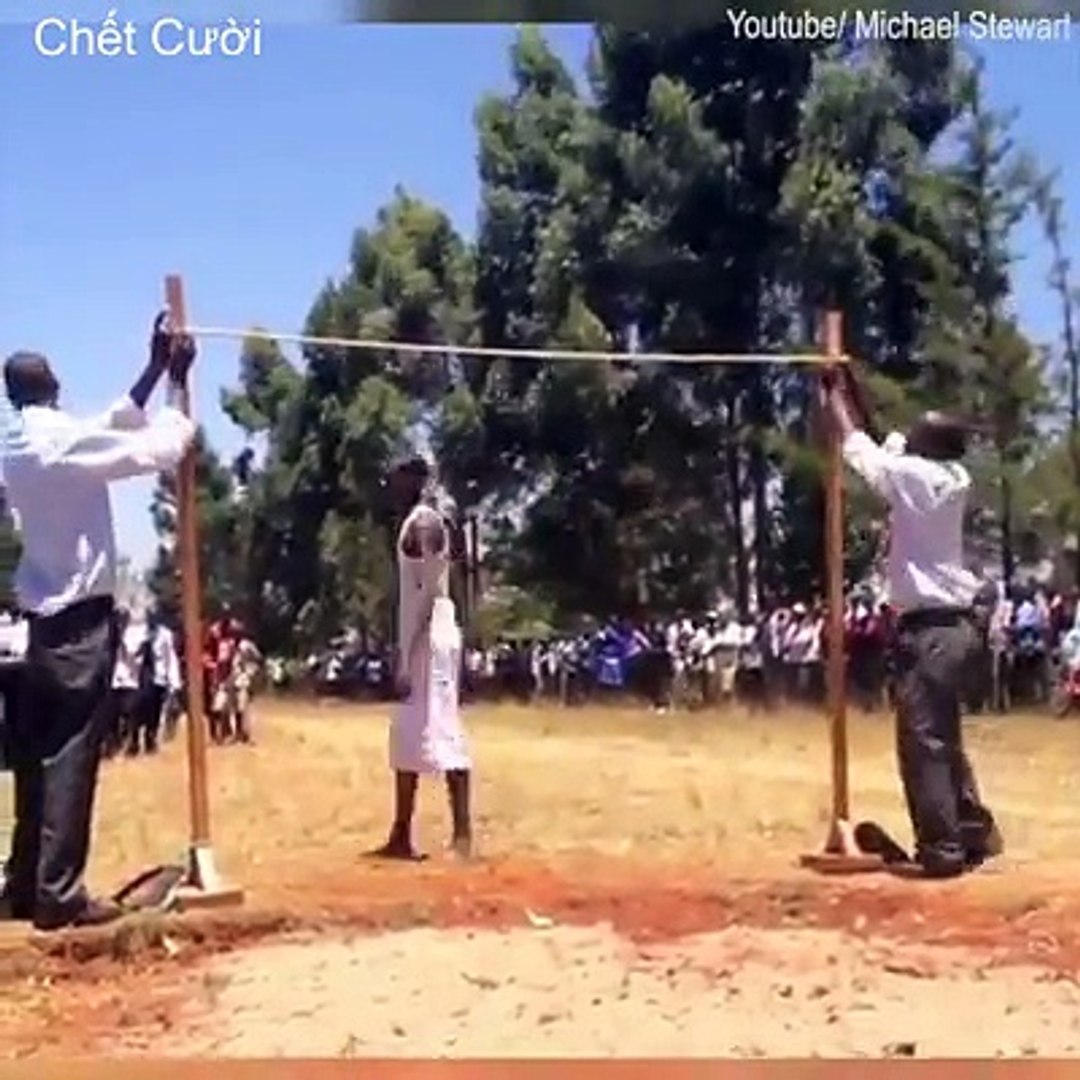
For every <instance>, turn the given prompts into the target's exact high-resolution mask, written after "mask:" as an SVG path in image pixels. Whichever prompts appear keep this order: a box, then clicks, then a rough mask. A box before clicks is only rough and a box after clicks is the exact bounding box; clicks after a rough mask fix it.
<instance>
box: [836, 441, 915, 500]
mask: <svg viewBox="0 0 1080 1080" xmlns="http://www.w3.org/2000/svg"><path fill="white" fill-rule="evenodd" d="M844 460H845V461H846V462H847V463H848V465H850V466H851V467H852V468H853V469H854V470H855V471H856V472H857V473H858V474H859V475H860V476H861V477H862V478H863V479H864V480H865V481H866V482H867V483H868V484H869V485H870V486H871V487H872V488H873V489H874V490H875V491H876V492H877V493H878V494H879V495H883V496H885V497H886V498H888V497H889V496H890V495H891V494H892V493H893V484H894V480H895V473H896V471H897V464H898V462H900V461H902V460H903V458H902V457H901V456H900V455H898V454H894V453H890V451H888V450H886V449H885V447H884V446H881V445H880V444H879V443H877V442H875V441H874V440H873V439H872V438H870V436H869V435H867V434H866V432H865V431H853V432H851V434H850V435H848V437H847V438H846V439H845V440H844Z"/></svg>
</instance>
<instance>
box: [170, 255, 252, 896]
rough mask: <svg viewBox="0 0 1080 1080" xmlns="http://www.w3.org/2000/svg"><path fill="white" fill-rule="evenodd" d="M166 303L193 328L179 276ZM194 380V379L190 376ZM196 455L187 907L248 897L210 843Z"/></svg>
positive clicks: (189, 541) (180, 534) (188, 458)
mask: <svg viewBox="0 0 1080 1080" xmlns="http://www.w3.org/2000/svg"><path fill="white" fill-rule="evenodd" d="M165 303H166V306H167V307H168V311H169V318H170V321H171V324H172V328H173V330H174V332H180V331H183V329H184V328H185V327H186V326H187V325H188V321H187V307H186V303H185V298H184V284H183V281H182V279H181V278H180V276H179V275H178V274H170V275H168V276H167V277H166V278H165ZM189 380H190V376H189ZM180 403H181V408H182V409H183V411H184V413H185V414H186V415H187V416H189V417H190V416H192V414H193V411H194V410H193V408H192V394H191V386H190V382H189V383H188V384H186V385H185V386H184V388H183V391H182V394H181V402H180ZM195 468H196V451H195V448H194V447H192V448H191V449H190V450H189V451H188V452H187V453H186V454H185V455H184V458H183V461H181V463H180V467H179V469H178V470H177V492H176V507H177V569H178V573H179V578H180V602H181V612H182V619H183V633H184V667H185V677H186V684H187V758H188V798H189V808H190V826H191V846H190V849H189V857H188V880H187V882H186V888H185V889H184V890H182V891H181V895H180V900H181V904H182V905H183V906H200V905H202V906H205V905H207V904H214V905H220V904H226V903H237V902H239V901H240V900H241V899H242V898H243V894H242V893H240V892H239V891H238V890H236V889H226V888H224V887H223V886H222V884H221V881H220V880H219V878H218V874H217V870H216V867H215V863H214V853H213V847H212V846H211V841H210V795H209V783H208V770H207V764H208V757H209V754H208V751H209V744H210V737H209V730H208V727H207V717H206V712H205V710H204V708H203V700H204V699H203V691H204V688H203V667H202V653H203V622H202V595H201V594H202V589H201V580H202V579H201V577H200V574H199V520H198V501H197V492H196V475H195Z"/></svg>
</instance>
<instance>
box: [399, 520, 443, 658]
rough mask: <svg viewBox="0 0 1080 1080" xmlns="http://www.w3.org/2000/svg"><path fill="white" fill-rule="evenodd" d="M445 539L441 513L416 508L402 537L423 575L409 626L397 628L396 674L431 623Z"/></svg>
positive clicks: (411, 654) (405, 546) (409, 553)
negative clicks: (398, 636) (417, 600)
mask: <svg viewBox="0 0 1080 1080" xmlns="http://www.w3.org/2000/svg"><path fill="white" fill-rule="evenodd" d="M449 539H450V538H449V533H448V530H447V528H446V524H445V522H444V521H443V519H442V517H441V515H440V514H439V513H438V512H437V511H436V510H434V509H432V508H431V507H427V506H424V507H421V508H420V510H419V511H418V512H417V513H416V515H415V516H414V518H413V520H412V522H411V523H410V524H409V527H408V528H407V529H406V531H405V535H404V536H403V537H402V547H403V549H404V551H405V554H406V555H408V556H409V558H411V559H420V560H421V563H422V566H423V567H424V576H423V578H422V580H421V583H420V592H421V595H420V598H419V603H418V605H417V607H416V609H415V618H414V619H413V620H412V624H411V625H402V626H401V627H400V628H399V631H400V640H399V643H398V644H399V647H400V648H399V652H398V668H399V671H398V674H399V677H404V676H405V675H407V673H408V669H409V661H410V660H411V659H412V656H413V653H414V652H415V650H416V649H417V647H418V646H419V644H420V642H421V640H422V639H423V636H424V634H425V633H426V632H427V629H428V627H429V626H430V625H431V614H432V611H433V609H434V607H435V599H436V597H437V596H438V586H439V580H440V578H441V576H442V570H443V567H442V560H441V559H439V558H438V556H440V555H444V554H445V553H446V548H447V545H448V544H449Z"/></svg>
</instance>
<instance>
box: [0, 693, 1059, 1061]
mask: <svg viewBox="0 0 1080 1080" xmlns="http://www.w3.org/2000/svg"><path fill="white" fill-rule="evenodd" d="M470 721H471V727H472V730H473V736H474V743H475V749H476V755H477V759H478V760H477V779H478V784H477V792H476V801H477V810H478V823H479V829H480V838H481V842H482V845H483V850H482V856H481V858H480V859H478V860H477V861H476V862H475V863H474V864H471V865H467V866H459V865H457V864H456V863H453V862H451V861H449V860H448V859H446V858H444V857H442V855H441V853H440V851H439V849H440V846H441V841H442V839H443V838H444V833H445V828H446V821H445V813H444V812H443V805H442V804H443V802H444V799H443V797H442V795H441V793H440V792H438V791H437V790H434V789H432V790H429V791H427V792H426V798H425V807H424V817H423V821H422V837H423V840H424V843H425V844H426V845H427V847H428V849H429V850H431V851H432V853H433V854H434V855H435V857H434V858H433V859H432V860H431V861H430V862H428V863H426V864H423V865H421V866H404V867H403V866H391V867H386V866H381V865H378V864H373V863H371V862H370V861H369V860H367V859H365V858H363V857H362V853H363V851H364V850H365V849H366V848H367V847H368V846H370V845H372V844H374V843H375V842H376V841H378V840H379V839H380V838H381V833H382V831H383V830H384V828H385V824H386V821H385V816H386V813H387V811H388V809H389V794H390V792H389V785H388V777H387V775H386V770H385V737H386V731H385V716H384V714H382V713H380V712H379V711H378V710H372V709H358V708H348V707H345V706H339V705H328V706H322V707H316V706H310V705H289V704H274V705H268V706H266V707H265V708H264V714H263V723H262V729H261V737H260V741H259V745H257V746H256V747H254V748H252V749H246V748H244V749H241V748H236V749H232V748H230V749H221V750H217V751H215V752H214V754H213V760H212V769H213V772H212V788H213V796H212V798H213V809H214V820H215V851H216V854H217V857H218V861H219V863H220V866H221V868H222V870H223V871H224V873H225V875H226V876H227V877H228V878H229V879H230V880H232V881H235V882H237V883H240V884H242V885H243V886H244V888H245V890H246V898H245V904H244V906H243V907H242V908H241V909H237V910H234V911H225V912H221V913H218V914H209V913H208V914H204V915H201V916H194V915H193V916H187V917H185V918H182V919H169V920H161V919H141V920H132V921H130V922H129V923H127V924H126V925H125V926H123V927H121V928H119V929H118V930H116V931H114V932H111V933H109V934H108V935H103V934H97V935H86V934H72V935H59V936H56V935H54V936H52V937H44V936H42V937H37V936H34V935H29V934H27V933H26V932H25V931H23V930H22V929H21V928H17V927H14V926H11V925H7V926H0V1055H3V1054H7V1055H9V1056H25V1055H32V1054H34V1055H42V1056H56V1055H70V1054H86V1053H91V1054H95V1053H106V1052H107V1053H110V1054H153V1055H163V1054H165V1055H176V1056H194V1055H199V1056H202V1055H211V1056H261V1057H265V1056H275V1055H286V1056H324V1057H325V1056H330V1057H339V1056H346V1057H364V1056H381V1057H386V1056H414V1057H415V1056H462V1057H466V1056H481V1057H490V1056H515V1057H524V1056H565V1055H592V1056H611V1055H617V1056H639V1057H640V1056H652V1055H663V1056H734V1057H760V1056H768V1057H775V1056H808V1055H827V1056H875V1057H876V1056H883V1055H884V1056H900V1057H907V1056H919V1057H921V1056H924V1055H925V1056H931V1055H932V1056H950V1057H953V1056H993V1055H1005V1056H1024V1055H1027V1056H1032V1055H1038V1056H1047V1055H1058V1056H1062V1055H1067V1056H1071V1055H1080V1008H1078V1005H1080V990H1078V987H1077V983H1076V974H1077V973H1078V972H1080V929H1078V927H1080V922H1078V920H1077V916H1078V915H1080V892H1078V890H1077V889H1076V887H1075V885H1074V884H1073V882H1075V881H1076V871H1077V869H1078V868H1080V860H1077V859H1076V857H1075V855H1074V851H1075V845H1076V844H1077V842H1078V840H1080V810H1078V808H1077V806H1076V805H1075V800H1074V799H1071V798H1070V797H1069V795H1070V790H1071V789H1072V788H1073V785H1074V779H1073V777H1074V775H1075V771H1076V770H1075V768H1074V762H1075V761H1076V758H1077V752H1078V749H1077V738H1078V735H1077V729H1076V728H1075V727H1074V726H1072V725H1071V724H1069V723H1060V722H1054V721H1050V720H1047V719H1043V718H1035V717H1031V718H1024V717H1016V718H1007V719H994V720H986V721H977V722H975V723H974V724H973V725H972V727H971V732H970V743H971V747H972V750H973V756H974V757H975V759H976V764H977V767H978V768H979V771H980V774H981V776H982V779H983V783H984V785H985V788H986V794H987V797H988V799H989V801H990V802H991V803H992V805H993V806H994V807H995V809H996V810H997V812H998V814H999V817H1000V820H1001V824H1002V827H1003V831H1004V832H1005V835H1006V839H1007V841H1008V844H1009V850H1008V854H1007V856H1006V858H1004V859H1003V860H1001V861H1000V863H998V864H996V865H995V866H994V868H992V869H989V870H986V871H984V872H981V873H979V874H976V875H972V876H970V877H968V878H965V879H964V880H962V881H956V882H948V883H935V884H930V883H915V882H910V881H900V880H897V879H894V878H891V877H888V876H885V875H867V876H863V877H860V878H847V879H843V880H840V879H823V878H820V877H815V876H813V875H811V874H809V873H806V872H804V871H800V870H797V869H795V868H794V866H793V864H794V860H795V859H796V857H797V856H798V854H799V853H800V852H803V851H810V850H815V849H816V848H818V847H819V846H820V844H821V841H822V839H823V837H824V828H825V822H826V812H825V811H826V805H827V798H826V790H825V786H824V780H825V777H826V776H827V764H828V762H827V753H826V747H825V742H824V724H823V723H822V721H821V720H820V718H816V717H811V716H804V715H796V714H792V715H785V716H782V717H771V718H769V719H750V718H747V717H745V716H742V715H738V714H732V715H729V716H706V715H699V716H695V717H682V718H672V717H656V716H651V715H648V714H645V713H642V712H640V711H632V710H618V709H610V710H589V711H581V712H562V711H559V710H549V711H543V710H520V709H508V708H500V709H478V710H475V712H474V713H473V714H472V715H471V717H470ZM852 742H853V745H852V761H853V789H854V797H855V801H856V810H857V813H858V816H860V817H873V818H876V819H878V820H880V821H882V822H883V823H884V824H886V825H887V826H888V827H889V828H891V829H894V830H895V831H896V833H897V834H898V835H900V836H902V837H906V829H905V827H904V816H903V809H902V804H901V799H900V795H899V791H898V789H897V784H896V780H895V775H894V768H893V761H892V750H891V730H890V725H889V723H888V721H887V720H886V719H885V718H883V717H882V718H859V719H857V720H856V721H854V723H853V740H852ZM4 805H5V801H4V796H3V794H2V793H0V806H4ZM185 822H186V782H185V776H184V766H183V751H182V747H180V746H173V747H170V748H169V750H168V751H167V752H166V753H165V754H164V755H162V756H161V757H160V758H159V759H157V760H153V761H137V762H120V763H117V764H115V765H112V766H110V767H109V768H108V769H107V771H106V776H105V779H104V785H103V793H102V800H101V805H100V809H99V828H98V835H97V839H96V845H97V846H96V851H95V863H94V867H93V878H94V880H95V882H96V883H97V884H99V885H101V886H102V887H103V888H109V887H114V886H115V885H117V884H119V883H120V882H122V881H124V880H126V879H127V878H128V877H130V876H131V875H132V874H134V873H135V872H137V871H138V870H140V869H142V868H144V867H146V866H149V865H153V864H155V863H158V862H162V861H167V860H169V859H171V858H175V857H176V855H177V854H179V853H181V852H183V851H184V848H185V846H186V845H185V832H186V826H185ZM0 829H2V821H0Z"/></svg>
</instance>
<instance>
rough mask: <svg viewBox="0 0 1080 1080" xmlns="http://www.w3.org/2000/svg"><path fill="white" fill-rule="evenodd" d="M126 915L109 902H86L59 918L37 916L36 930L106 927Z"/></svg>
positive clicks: (120, 908)
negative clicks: (76, 909)
mask: <svg viewBox="0 0 1080 1080" xmlns="http://www.w3.org/2000/svg"><path fill="white" fill-rule="evenodd" d="M125 914H126V912H125V911H124V909H123V908H122V907H121V906H120V905H119V904H116V903H113V902H112V901H111V900H88V901H87V902H86V904H85V905H84V906H83V907H81V908H79V910H78V911H74V912H71V913H69V914H65V915H59V916H41V915H39V916H37V917H36V918H35V919H34V928H35V929H36V930H67V929H79V928H83V927H91V926H106V925H108V924H109V923H113V922H116V921H117V919H121V918H123V916H124V915H125Z"/></svg>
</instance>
